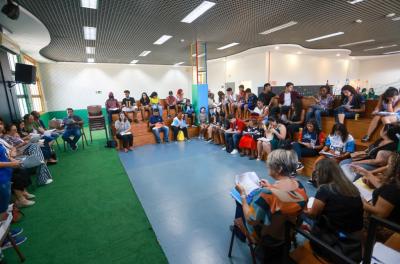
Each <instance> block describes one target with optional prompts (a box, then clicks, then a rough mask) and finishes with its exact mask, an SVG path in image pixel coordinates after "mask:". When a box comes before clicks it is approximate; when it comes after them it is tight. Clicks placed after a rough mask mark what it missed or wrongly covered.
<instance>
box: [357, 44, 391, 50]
mask: <svg viewBox="0 0 400 264" xmlns="http://www.w3.org/2000/svg"><path fill="white" fill-rule="evenodd" d="M396 46H397V44H393V45H388V46H379V47H376V48H371V49H365V50H364V51H370V50H380V49H387V48H392V47H396Z"/></svg>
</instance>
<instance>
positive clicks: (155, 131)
mask: <svg viewBox="0 0 400 264" xmlns="http://www.w3.org/2000/svg"><path fill="white" fill-rule="evenodd" d="M152 132H153V134H154V137H155V138H156V142H157V143H161V138H160V131H159V128H155V127H153V129H152Z"/></svg>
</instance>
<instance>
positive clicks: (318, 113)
mask: <svg viewBox="0 0 400 264" xmlns="http://www.w3.org/2000/svg"><path fill="white" fill-rule="evenodd" d="M321 114H322V110H319V109H318V110H315V111H314V116H315V121H316V122H317V125H318V128H319V130H320V131H321V130H322V121H321Z"/></svg>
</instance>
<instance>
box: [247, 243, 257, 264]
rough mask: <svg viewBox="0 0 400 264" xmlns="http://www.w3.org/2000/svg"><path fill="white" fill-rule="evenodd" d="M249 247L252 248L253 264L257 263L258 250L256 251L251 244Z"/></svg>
mask: <svg viewBox="0 0 400 264" xmlns="http://www.w3.org/2000/svg"><path fill="white" fill-rule="evenodd" d="M249 248H250V253H251V259H252V260H253V264H257V260H256V252H255V251H254V247H253V246H252V245H250V244H249Z"/></svg>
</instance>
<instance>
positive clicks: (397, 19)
mask: <svg viewBox="0 0 400 264" xmlns="http://www.w3.org/2000/svg"><path fill="white" fill-rule="evenodd" d="M392 20H393V21H399V20H400V16H398V17H395V18H392Z"/></svg>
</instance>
